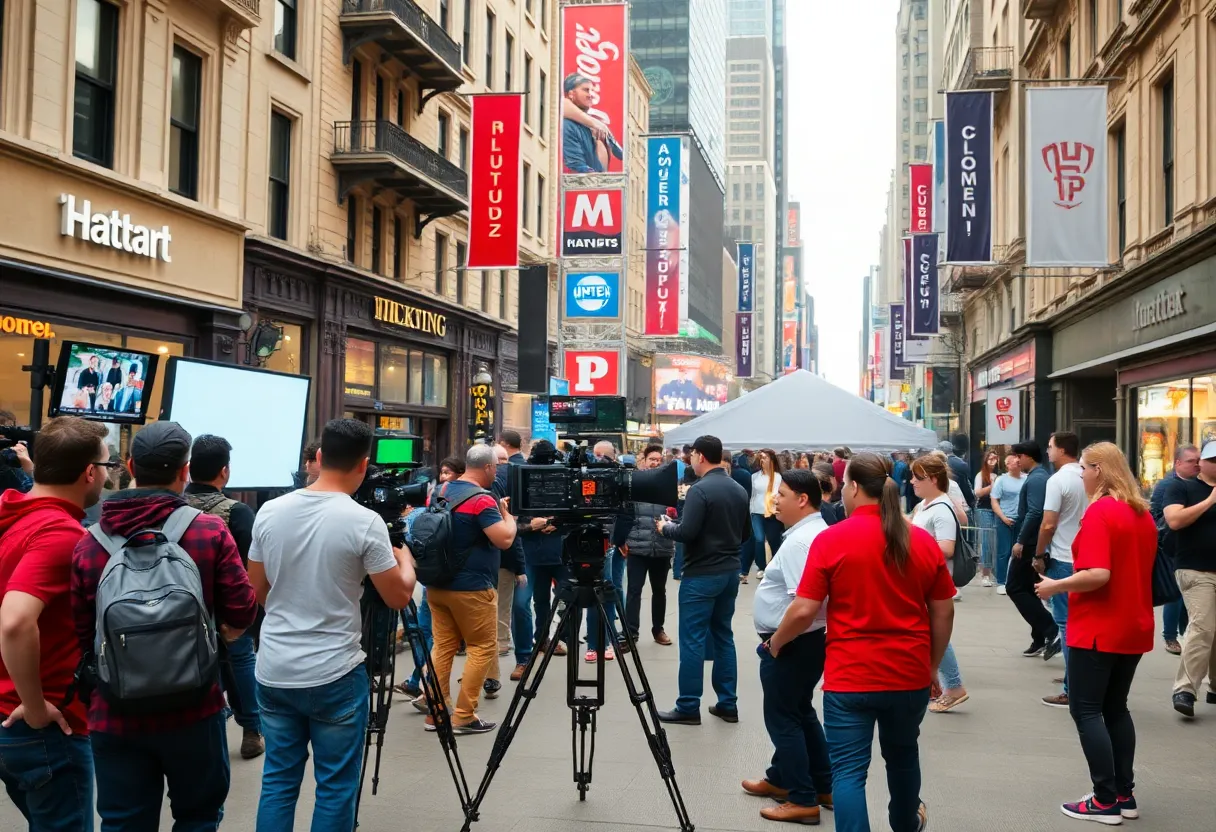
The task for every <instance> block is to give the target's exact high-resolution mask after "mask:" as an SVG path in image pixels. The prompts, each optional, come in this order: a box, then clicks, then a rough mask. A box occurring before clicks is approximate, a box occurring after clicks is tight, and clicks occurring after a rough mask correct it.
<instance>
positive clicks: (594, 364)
mask: <svg viewBox="0 0 1216 832" xmlns="http://www.w3.org/2000/svg"><path fill="white" fill-rule="evenodd" d="M565 358H566V360H565V362H564V366H565V369H566V378H567V379H568V380H569V382H570V392H571V393H572V394H573V395H580V396H617V395H620V375H621V372H620V369H621V354H620V353H619V352H617V351H616V350H595V351H584V350H566V356H565Z"/></svg>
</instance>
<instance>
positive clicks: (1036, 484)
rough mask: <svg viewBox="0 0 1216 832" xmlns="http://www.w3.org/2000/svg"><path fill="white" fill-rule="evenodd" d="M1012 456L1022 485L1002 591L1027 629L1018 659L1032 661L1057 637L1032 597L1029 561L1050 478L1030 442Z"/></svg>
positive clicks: (1038, 450)
mask: <svg viewBox="0 0 1216 832" xmlns="http://www.w3.org/2000/svg"><path fill="white" fill-rule="evenodd" d="M1013 454H1014V456H1016V457H1017V458H1018V463H1019V464H1020V465H1021V467H1022V471H1023V473H1024V474H1025V477H1026V483H1025V485H1023V486H1022V491H1021V493H1020V494H1019V495H1018V519H1017V522H1016V523H1015V524H1014V529H1013V539H1014V541H1015V542H1014V544H1013V559H1012V560H1010V561H1009V576H1008V578H1007V579H1006V581H1005V591H1006V594H1008V596H1009V600H1010V601H1012V602H1013V603H1014V606H1016V607H1017V608H1018V612H1019V613H1020V614H1021V616H1022V618H1024V619H1026V623H1027V624H1029V625H1030V638H1031V642H1030V646H1029V647H1027V648H1026V650H1024V651H1023V652H1022V655H1023V656H1027V657H1032V656H1038V655H1041V654H1042V653H1043V652H1044V651H1045V650H1046V649H1047V648H1048V646H1049V645H1054V644H1055V642H1056V640H1057V639H1058V638H1059V635H1060V631H1059V628H1058V627H1056V623H1055V621H1054V620H1053V619H1052V617H1051V613H1049V612H1048V611H1047V609H1046V608H1045V607H1044V606H1043V603H1042V602H1041V601H1040V600H1039V599H1038V597H1037V596H1036V595H1035V594H1034V585H1035V584H1036V583H1037V582H1038V573H1037V572H1035V571H1034V564H1033V557H1034V554H1035V548H1036V547H1037V546H1038V543H1039V527H1040V526H1041V525H1042V524H1043V503H1044V502H1045V500H1046V498H1047V480H1048V479H1050V474H1049V472H1048V471H1047V469H1046V468H1045V467H1043V465H1042V462H1043V450H1042V449H1041V448H1040V447H1039V443H1038V442H1036V441H1034V440H1033V439H1028V440H1027V441H1025V442H1018V443H1017V444H1016V445H1014V446H1013ZM1057 652H1058V651H1057Z"/></svg>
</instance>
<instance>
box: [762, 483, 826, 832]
mask: <svg viewBox="0 0 1216 832" xmlns="http://www.w3.org/2000/svg"><path fill="white" fill-rule="evenodd" d="M822 499H823V494H822V491H821V489H820V488H819V481H818V480H817V479H816V478H815V475H814V474H812V473H811V472H810V471H808V470H805V469H799V468H796V469H794V470H792V471H787V472H786V473H785V474H784V475H783V478H782V480H781V485H780V486H779V488H778V490H777V495H776V497H775V499H774V507H775V508H776V516H777V519H778V520H780V521H781V523H782V525H784V526H785V527H786V530H785V534H784V535H783V536H782V542H781V546H780V548H779V549H778V550H777V552H776V553H775V554H774V555H773V559H772V560H771V561H769V563H768V566H767V567H766V568H765V570H764V578H763V579H762V580H761V581H760V586H759V587H757V589H756V596H755V601H754V608H753V614H754V618H755V622H756V631H757V633H759V635H760V641H761V650H760V684H761V686H762V687H763V689H764V727H765V728H766V729H767V730H768V735H769V739H771V740H772V743H773V749H774V750H773V761H772V765H771V766H769V769H768V771H767V772H766V773H765V775H764V778H763V779H761V780H744V781H743V790H744V791H745V792H747V793H748V794H752V795H756V796H757V797H770V798H773V799H775V800H778V801H781V802H780V803H778V805H776V806H768V807H765V808H764V809H761V810H760V816H761V817H763V818H765V819H766V820H775V821H786V822H791V823H818V822H819V807H820V805H827V806H831V794H832V764H831V760H830V758H829V756H828V745H827V740H826V739H825V737H824V733H823V726H822V725H820V723H819V717H818V715H817V714H816V713H815V706H814V704H813V703H812V697H813V696H814V693H815V687H816V686H817V685H818V684H819V679H820V677H822V676H823V663H824V657H825V651H826V641H825V639H826V631H825V627H826V626H827V604H824V606H823V607H822V608H820V610H819V614H818V615H817V616H816V617H815V620H814V621H813V622H812V623H811V625H810V626H809V627H807V629H806V631H805V632H804V633H803V634H802V635H800V636H798V637H797V638H795V639H794V640H793V641H791V642H790V643H789V644H787V645H785V647H783V648H781V657H780V658H773V656H772V655H770V654H769V652H768V650H767V648H766V646H765V645H767V643H768V640H769V638H771V637H772V635H773V633H775V632H777V628H778V627H780V626H781V620H782V618H784V617H785V612H786V610H787V609H789V606H790V604H791V603H792V602H793V600H794V596H795V594H796V593H797V591H798V584H799V583H800V582H801V581H802V571H803V569H805V568H806V561H807V558H808V557H809V556H810V551H811V542H812V541H813V540H814V539H815V537H816V535H818V534H819V533H820V532H821V531H823V530H824V529H826V528H827V527H828V525H827V523H826V522H824V520H823V518H822V517H820V516H819V504H820V502H821V501H822Z"/></svg>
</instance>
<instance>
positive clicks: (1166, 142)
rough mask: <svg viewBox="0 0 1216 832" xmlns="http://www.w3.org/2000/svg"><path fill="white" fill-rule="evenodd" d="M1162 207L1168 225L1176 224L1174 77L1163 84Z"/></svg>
mask: <svg viewBox="0 0 1216 832" xmlns="http://www.w3.org/2000/svg"><path fill="white" fill-rule="evenodd" d="M1161 177H1162V188H1161V207H1162V209H1163V211H1162V213H1163V215H1164V216H1163V217H1162V220H1163V221H1164V224H1165V225H1166V226H1169V225H1173V224H1174V77H1173V76H1172V75H1171V76H1170V77H1169V78H1167V79H1166V80H1165V81H1164V82H1162V84H1161Z"/></svg>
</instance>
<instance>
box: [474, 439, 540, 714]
mask: <svg viewBox="0 0 1216 832" xmlns="http://www.w3.org/2000/svg"><path fill="white" fill-rule="evenodd" d="M523 444H524V440H523V437H522V436H520V435H519V433H518V432H517V431H513V430H504V431H503V432H502V433H501V434H499V436H498V447H499V450H500V451H505V452H506V456H507V460H506V462H507V464H505V465H504V464H502V463H501V462H500V463H499V465H498V471H497V472H496V473H495V475H494V484H493V485H491V486H490V492H491V493H492V494H493V495H494V499H496V500H501V499H502V498H503V497H506V496H507V490H508V485H507V483H508V478H509V476H510V469H511V466H512V465H523V464H524V463H525V462H527V460H526V459H525V458H524V454H523ZM533 629H534V625H533V622H532V592H531V587H529V586H528V579H527V568H526V559H525V557H524V545H523V541H522V540H521V539H520V536H519V535H516V536H515V542H514V543H512V544H511V548H510V549H507V550H506V551H504V552H503V553H502V563H501V565H500V567H499V569H498V655H500V656H505V655H507V653H509V652H510V647H511V644H512V642H514V644H515V669H514V670H512V671H511V680H512V681H519V679H520V678H521V677H522V676H523V672H524V668H525V667H527V666H528V660H529V659H531V658H532V638H533V635H534V633H533ZM497 680H498V675H497V674H493V675H491V676H489V677H488V678H487V679H486V693H487V694H490V693H491V692H493V693H494V694H497V691H496V690H495V691H491V689H492V688H493V687H494V685H493V684H491V683H493V682H497Z"/></svg>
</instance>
